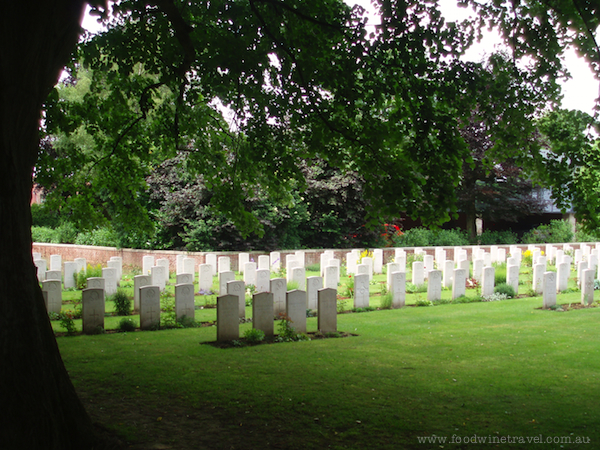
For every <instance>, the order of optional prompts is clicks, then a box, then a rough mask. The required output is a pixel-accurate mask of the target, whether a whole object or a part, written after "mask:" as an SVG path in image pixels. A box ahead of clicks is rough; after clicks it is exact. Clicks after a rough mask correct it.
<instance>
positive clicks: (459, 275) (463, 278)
mask: <svg viewBox="0 0 600 450" xmlns="http://www.w3.org/2000/svg"><path fill="white" fill-rule="evenodd" d="M468 273H469V272H468V271H467V270H466V269H464V268H458V269H454V274H453V275H452V300H454V299H457V298H458V297H462V296H463V295H465V294H466V292H467V291H466V286H467V274H468Z"/></svg>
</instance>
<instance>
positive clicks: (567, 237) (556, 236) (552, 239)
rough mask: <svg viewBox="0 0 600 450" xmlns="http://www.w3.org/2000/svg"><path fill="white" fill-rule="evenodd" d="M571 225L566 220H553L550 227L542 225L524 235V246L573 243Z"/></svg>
mask: <svg viewBox="0 0 600 450" xmlns="http://www.w3.org/2000/svg"><path fill="white" fill-rule="evenodd" d="M573 237H574V235H573V230H572V229H571V224H570V223H569V222H567V221H565V220H551V221H550V223H549V224H548V225H540V226H539V227H537V228H534V229H533V230H530V231H528V232H527V233H525V234H524V235H523V238H522V239H521V241H522V242H523V244H544V243H560V242H571V241H573Z"/></svg>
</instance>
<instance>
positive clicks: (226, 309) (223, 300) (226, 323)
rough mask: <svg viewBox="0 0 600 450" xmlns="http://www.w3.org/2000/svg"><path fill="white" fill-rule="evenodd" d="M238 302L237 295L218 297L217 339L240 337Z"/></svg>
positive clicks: (225, 339)
mask: <svg viewBox="0 0 600 450" xmlns="http://www.w3.org/2000/svg"><path fill="white" fill-rule="evenodd" d="M232 283H235V281H232ZM240 283H243V281H241V282H240ZM238 303H239V299H238V296H237V295H231V294H228V295H220V296H219V297H217V341H219V342H223V341H233V340H235V339H239V338H240V319H239V312H238V310H239V306H238Z"/></svg>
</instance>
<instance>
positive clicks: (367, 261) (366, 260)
mask: <svg viewBox="0 0 600 450" xmlns="http://www.w3.org/2000/svg"><path fill="white" fill-rule="evenodd" d="M361 263H362V264H366V265H367V266H369V281H371V280H373V258H371V257H369V256H365V257H364V258H363V259H362V261H361Z"/></svg>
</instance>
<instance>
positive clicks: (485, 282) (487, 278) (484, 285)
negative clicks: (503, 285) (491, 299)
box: [481, 267, 496, 297]
mask: <svg viewBox="0 0 600 450" xmlns="http://www.w3.org/2000/svg"><path fill="white" fill-rule="evenodd" d="M495 274H496V270H495V269H494V268H493V267H484V268H483V276H482V277H481V295H483V296H484V297H487V296H488V295H492V294H493V293H494V285H495V282H496V281H495Z"/></svg>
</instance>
